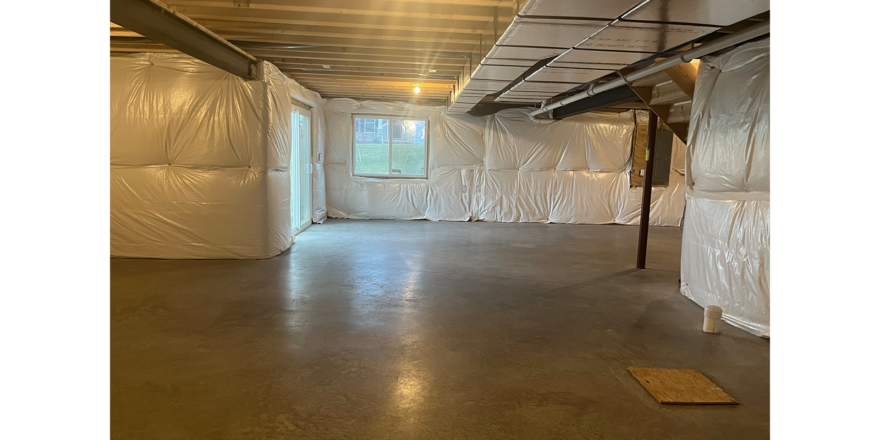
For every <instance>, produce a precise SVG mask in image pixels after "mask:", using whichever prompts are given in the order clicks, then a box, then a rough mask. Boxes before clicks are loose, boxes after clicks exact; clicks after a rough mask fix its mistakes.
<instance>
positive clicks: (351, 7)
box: [168, 0, 495, 21]
mask: <svg viewBox="0 0 880 440" xmlns="http://www.w3.org/2000/svg"><path fill="white" fill-rule="evenodd" d="M168 5H169V6H171V7H172V8H174V10H176V11H178V12H181V13H183V14H186V15H191V16H196V15H198V13H197V12H198V10H197V9H193V8H197V7H214V8H224V9H233V10H235V12H236V13H237V12H238V11H240V10H262V11H269V12H300V13H302V12H305V13H323V14H340V15H360V16H375V17H401V18H424V19H434V20H465V21H467V20H470V21H485V20H486V17H492V16H493V15H494V13H495V8H494V7H491V6H469V5H467V4H444V3H430V2H413V1H387V0H297V1H296V2H295V3H294V2H290V1H289V0H258V1H239V0H226V1H216V0H215V1H202V0H174V1H170V2H168ZM230 14H232V13H230Z"/></svg>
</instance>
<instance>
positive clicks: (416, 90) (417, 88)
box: [413, 86, 422, 93]
mask: <svg viewBox="0 0 880 440" xmlns="http://www.w3.org/2000/svg"><path fill="white" fill-rule="evenodd" d="M421 91H422V89H420V88H419V86H416V88H414V89H413V92H416V93H419V92H421Z"/></svg>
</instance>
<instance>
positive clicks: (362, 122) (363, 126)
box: [357, 119, 376, 133]
mask: <svg viewBox="0 0 880 440" xmlns="http://www.w3.org/2000/svg"><path fill="white" fill-rule="evenodd" d="M375 132H376V120H375V119H359V120H358V121H357V133H375Z"/></svg>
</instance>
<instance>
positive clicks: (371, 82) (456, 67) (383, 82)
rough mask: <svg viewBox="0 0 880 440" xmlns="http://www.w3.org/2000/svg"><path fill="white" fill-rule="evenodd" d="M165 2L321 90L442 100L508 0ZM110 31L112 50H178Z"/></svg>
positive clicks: (506, 9)
mask: <svg viewBox="0 0 880 440" xmlns="http://www.w3.org/2000/svg"><path fill="white" fill-rule="evenodd" d="M168 7H169V8H170V9H172V10H173V11H175V12H176V13H179V14H183V15H186V16H187V17H189V18H191V19H192V20H195V21H196V22H198V23H199V24H201V25H203V26H204V27H205V28H207V29H209V30H210V31H211V32H215V33H216V34H217V35H219V36H221V37H222V38H224V39H226V40H229V41H231V42H232V43H233V44H235V45H237V46H239V47H240V48H242V49H243V50H245V51H246V52H247V53H249V54H251V55H253V56H255V57H257V58H259V59H264V60H266V61H269V62H271V63H273V64H275V65H276V66H278V67H279V68H280V69H281V70H282V72H284V73H285V74H286V75H288V76H290V77H291V78H293V79H295V80H297V81H299V82H300V83H302V84H303V85H306V86H307V87H309V88H310V89H313V90H315V91H317V92H319V93H321V94H322V95H326V96H336V95H339V94H342V95H344V96H359V97H362V96H365V94H375V95H376V96H395V97H398V100H399V99H413V100H424V99H430V100H431V101H434V100H445V99H446V97H447V96H448V94H449V92H450V91H451V90H452V84H453V83H454V79H455V78H456V77H457V76H458V75H459V74H460V72H461V70H462V69H463V68H464V66H465V64H466V63H467V62H468V56H469V54H470V53H471V52H472V51H473V50H474V48H475V46H476V45H477V44H479V42H480V39H481V38H482V35H481V34H483V33H485V32H486V29H487V26H488V25H489V24H490V23H491V22H492V20H493V19H494V17H495V15H496V14H501V15H503V14H505V13H510V12H509V10H510V8H511V3H510V2H509V1H506V0H424V1H419V2H412V1H405V0H297V1H289V0H255V1H247V0H213V1H202V0H172V1H170V2H168ZM110 34H111V52H112V53H116V54H124V53H135V52H160V53H162V52H174V50H173V49H170V48H168V47H166V46H164V45H161V44H156V42H154V41H150V40H148V39H145V38H143V37H141V36H140V35H139V34H138V33H137V32H134V31H132V30H130V29H126V28H123V27H120V26H117V25H113V24H111V29H110ZM325 66H328V67H329V68H328V67H325ZM415 84H419V85H420V88H421V89H422V93H421V94H420V95H416V94H415V93H413V91H412V89H413V87H414V85H415ZM434 84H438V85H443V87H442V88H440V89H435V88H433V87H431V85H434ZM346 91H350V93H351V95H345V94H346ZM441 95H442V96H441Z"/></svg>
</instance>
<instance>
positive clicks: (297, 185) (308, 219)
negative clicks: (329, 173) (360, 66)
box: [290, 107, 312, 235]
mask: <svg viewBox="0 0 880 440" xmlns="http://www.w3.org/2000/svg"><path fill="white" fill-rule="evenodd" d="M311 121H312V113H311V112H310V111H308V110H303V109H299V108H296V107H294V108H293V111H292V113H291V135H292V136H291V144H292V145H291V154H290V222H291V225H290V226H291V230H292V231H293V234H294V235H296V234H298V233H300V232H302V231H303V230H305V229H306V228H307V227H309V225H311V224H312V197H311V195H312V191H311V182H312V162H311V155H312V148H311V146H312V142H311V140H312V130H311Z"/></svg>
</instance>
